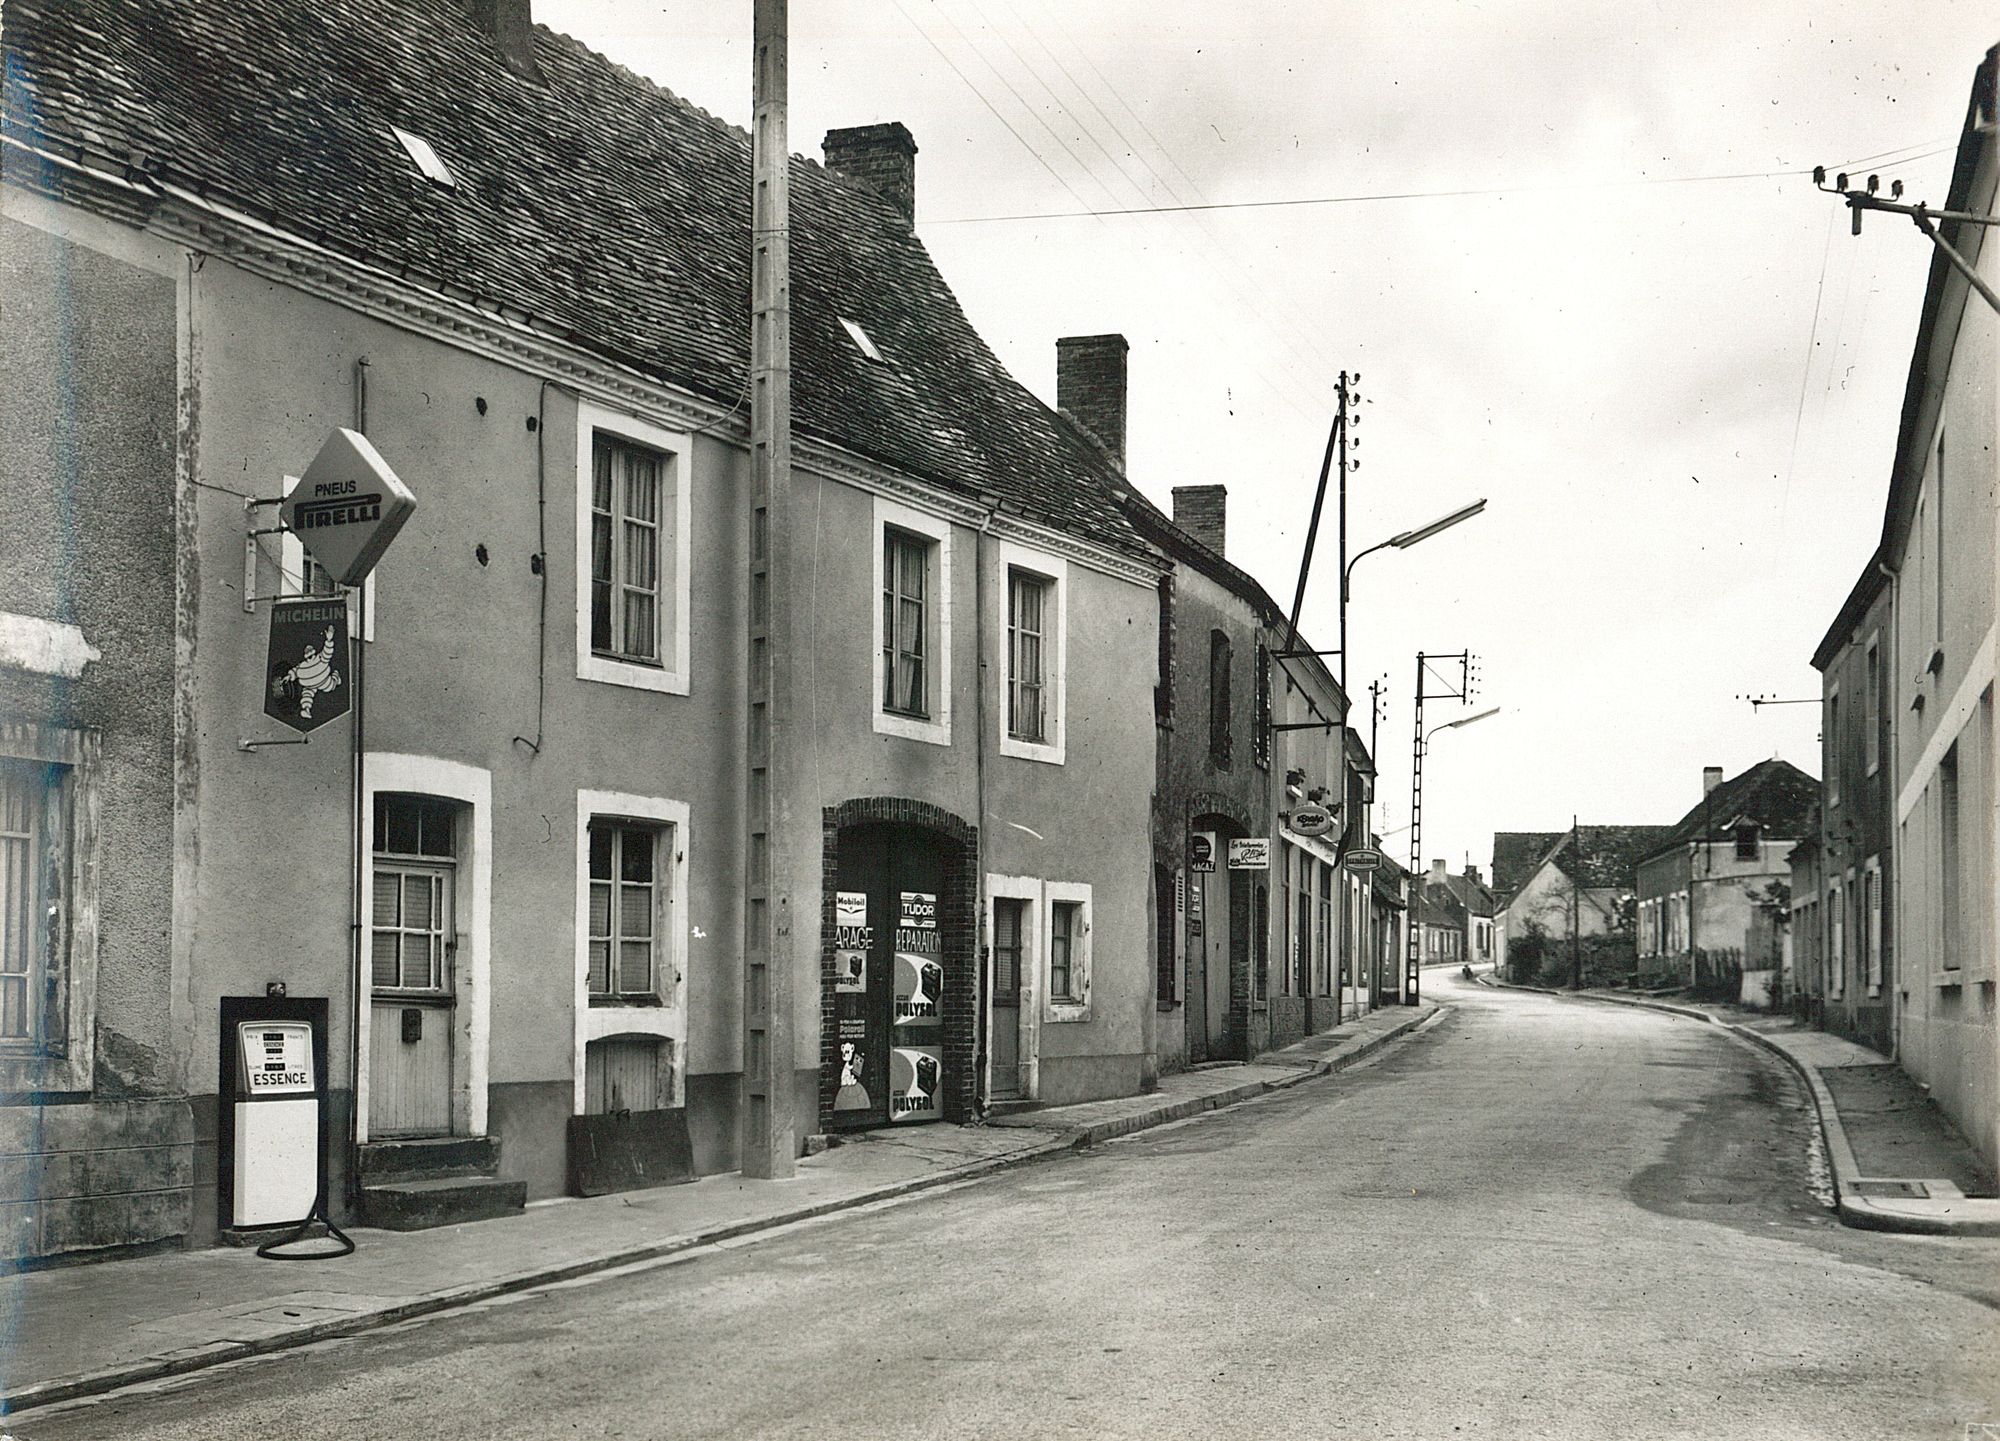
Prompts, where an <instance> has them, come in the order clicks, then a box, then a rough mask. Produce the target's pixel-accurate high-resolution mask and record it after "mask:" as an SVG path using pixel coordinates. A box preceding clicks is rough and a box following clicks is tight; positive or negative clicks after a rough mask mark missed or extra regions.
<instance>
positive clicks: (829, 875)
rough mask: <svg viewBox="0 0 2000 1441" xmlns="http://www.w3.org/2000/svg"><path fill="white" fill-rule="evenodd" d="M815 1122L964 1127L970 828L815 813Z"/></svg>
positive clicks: (870, 809)
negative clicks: (818, 917)
mask: <svg viewBox="0 0 2000 1441" xmlns="http://www.w3.org/2000/svg"><path fill="white" fill-rule="evenodd" d="M823 844H824V848H825V858H824V862H823V866H824V869H823V875H824V877H825V880H824V886H825V900H824V907H823V913H822V938H823V940H822V950H821V955H822V975H823V983H822V998H821V1018H822V1019H821V1035H820V1122H821V1128H822V1129H823V1130H836V1131H848V1130H864V1129H868V1128H871V1127H877V1126H890V1125H906V1124H910V1123H915V1122H923V1121H937V1120H947V1121H962V1120H964V1119H965V1118H966V1116H967V1115H968V1114H969V1112H970V1109H971V1098H972V1092H973V1070H974V1066H973V1060H974V1057H973V1050H974V1043H973V1019H974V1016H975V1015H976V1012H977V1006H978V994H977V992H978V970H977V967H976V965H975V964H974V938H975V934H976V932H975V928H974V924H973V922H974V916H973V907H974V903H975V897H976V888H975V885H974V878H973V873H974V870H975V868H976V866H977V864H978V845H977V840H976V833H975V832H974V831H973V830H972V828H971V827H970V826H968V825H966V824H965V823H964V822H963V821H961V820H960V819H959V818H958V817H956V816H953V815H951V814H950V813H948V812H945V811H942V810H939V809H937V808H936V807H934V806H928V805H923V804H921V803H918V802H913V801H907V800H897V799H880V800H861V801H850V802H848V803H847V804H846V805H843V806H839V807H831V808H829V809H828V810H827V811H826V812H825V819H824V833H823Z"/></svg>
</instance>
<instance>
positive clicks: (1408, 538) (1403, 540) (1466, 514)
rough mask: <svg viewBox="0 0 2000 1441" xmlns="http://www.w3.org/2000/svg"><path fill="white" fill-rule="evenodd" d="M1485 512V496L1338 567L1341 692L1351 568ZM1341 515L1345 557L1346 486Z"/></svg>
mask: <svg viewBox="0 0 2000 1441" xmlns="http://www.w3.org/2000/svg"><path fill="white" fill-rule="evenodd" d="M1484 509H1486V498H1485V497H1484V496H1481V497H1480V498H1479V499H1478V500H1475V501H1473V502H1472V504H1470V505H1462V506H1460V507H1459V508H1458V509H1457V510H1454V511H1453V512H1452V513H1451V514H1450V515H1441V516H1439V517H1438V518H1437V519H1436V520H1434V521H1432V522H1431V523H1430V524H1429V525H1420V526H1418V527H1417V528H1416V529H1415V530H1406V531H1403V532H1402V533H1401V534H1400V535H1392V536H1390V537H1389V538H1388V539H1387V540H1385V541H1381V542H1379V543H1378V544H1375V545H1371V546H1369V547H1368V549H1366V550H1364V551H1362V552H1360V553H1359V554H1357V555H1356V556H1355V557H1354V559H1352V560H1350V561H1347V562H1346V563H1345V564H1344V565H1342V566H1341V568H1340V685H1341V689H1342V690H1345V689H1346V688H1347V600H1348V595H1349V592H1350V589H1351V587H1350V586H1349V585H1348V578H1349V577H1350V576H1352V575H1353V574H1354V567H1355V566H1357V565H1359V564H1360V563H1361V558H1362V556H1368V555H1373V554H1374V553H1375V552H1376V551H1378V550H1387V549H1389V548H1390V547H1391V546H1394V547H1395V548H1396V549H1397V550H1408V549H1409V548H1410V547H1411V546H1413V545H1416V544H1418V543H1419V542H1422V541H1426V540H1429V539H1430V538H1431V537H1432V536H1434V535H1436V534H1437V533H1438V532H1439V531H1441V530H1450V529H1451V528H1452V527H1453V526H1455V525H1457V524H1458V523H1459V522H1460V521H1464V520H1471V519H1472V517H1474V516H1475V515H1477V514H1479V512H1480V511H1482V510H1484ZM1340 514H1341V521H1342V527H1341V536H1340V539H1341V552H1342V554H1343V555H1345V553H1346V550H1347V531H1346V524H1345V522H1346V519H1347V490H1346V487H1345V485H1343V486H1342V488H1341V511H1340Z"/></svg>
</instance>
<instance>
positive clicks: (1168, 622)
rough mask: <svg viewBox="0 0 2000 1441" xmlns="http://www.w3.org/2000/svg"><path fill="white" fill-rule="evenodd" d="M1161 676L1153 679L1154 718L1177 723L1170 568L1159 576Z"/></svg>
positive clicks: (1165, 723) (1158, 722) (1157, 720)
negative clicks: (1175, 714)
mask: <svg viewBox="0 0 2000 1441" xmlns="http://www.w3.org/2000/svg"><path fill="white" fill-rule="evenodd" d="M1157 639H1158V642H1159V658H1158V670H1159V676H1158V679H1156V680H1155V681H1154V682H1153V721H1154V723H1155V724H1156V725H1163V726H1170V725H1172V724H1173V723H1174V577H1173V572H1172V571H1169V572H1167V573H1166V574H1165V575H1163V576H1161V577H1160V628H1159V632H1158V637H1157Z"/></svg>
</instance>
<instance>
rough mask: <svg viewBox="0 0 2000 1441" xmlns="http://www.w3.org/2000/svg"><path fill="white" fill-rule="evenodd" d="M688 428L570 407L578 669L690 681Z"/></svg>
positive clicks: (588, 676)
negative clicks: (574, 426) (685, 431)
mask: <svg viewBox="0 0 2000 1441" xmlns="http://www.w3.org/2000/svg"><path fill="white" fill-rule="evenodd" d="M692 454H693V437H692V436H689V435H686V434H680V433H676V432H672V431H668V430H664V429H662V428H660V427H659V426H655V425H651V424H648V423H647V422H645V421H641V420H638V419H635V418H633V417H630V416H622V415H617V414H615V413H613V412H611V411H607V410H602V409H600V408H598V407H596V406H593V405H590V404H588V403H582V404H579V405H578V407H577V497H576V523H577V590H578V594H577V675H578V677H579V678H580V679H583V680H595V681H605V682H609V683H611V684H615V685H628V686H633V687H636V688H638V689H642V690H657V691H666V692H669V693H672V694H676V695H685V694H687V690H688V601H689V591H690V576H689V567H690V563H691V562H690V537H689V533H688V532H689V524H690V520H691V514H692V512H691V496H690V492H691V489H692V487H691V484H690V480H689V476H688V471H687V465H688V460H689V457H690V456H691V455H692Z"/></svg>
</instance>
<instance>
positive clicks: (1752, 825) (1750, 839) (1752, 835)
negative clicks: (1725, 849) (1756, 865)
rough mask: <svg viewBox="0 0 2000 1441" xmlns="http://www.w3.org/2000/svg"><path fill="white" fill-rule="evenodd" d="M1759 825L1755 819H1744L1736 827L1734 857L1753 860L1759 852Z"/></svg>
mask: <svg viewBox="0 0 2000 1441" xmlns="http://www.w3.org/2000/svg"><path fill="white" fill-rule="evenodd" d="M1758 833H1759V827H1758V825H1757V823H1756V822H1755V821H1745V822H1744V823H1743V824H1742V825H1739V826H1738V827H1736V859H1737V860H1739V861H1754V860H1756V859H1757V857H1758V854H1759V846H1758V844H1757V842H1758Z"/></svg>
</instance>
